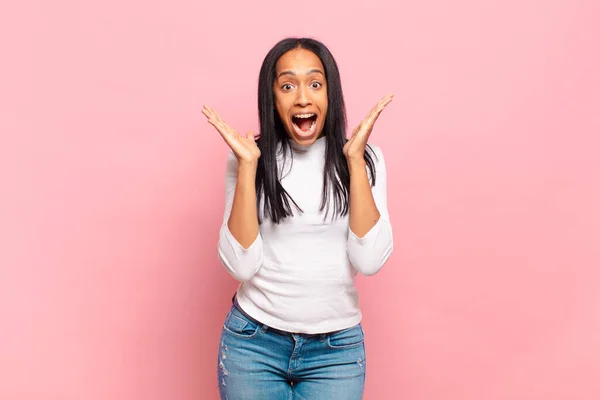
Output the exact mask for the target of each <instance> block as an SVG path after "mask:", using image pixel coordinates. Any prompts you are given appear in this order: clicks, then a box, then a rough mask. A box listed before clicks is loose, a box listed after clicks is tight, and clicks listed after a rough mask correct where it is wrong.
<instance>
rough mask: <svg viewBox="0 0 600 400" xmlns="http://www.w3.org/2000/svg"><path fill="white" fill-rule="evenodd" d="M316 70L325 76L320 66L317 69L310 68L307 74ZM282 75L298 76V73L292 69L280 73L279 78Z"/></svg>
mask: <svg viewBox="0 0 600 400" xmlns="http://www.w3.org/2000/svg"><path fill="white" fill-rule="evenodd" d="M315 72H316V73H319V74H321V75H323V76H325V74H324V73H323V71H321V70H320V69H318V68H317V69H310V70H308V72H307V73H306V75H310V74H314V73H315ZM282 75H293V76H296V73H295V72H294V71H291V70H286V71H281V72H280V73H279V75H277V78H280V77H281V76H282Z"/></svg>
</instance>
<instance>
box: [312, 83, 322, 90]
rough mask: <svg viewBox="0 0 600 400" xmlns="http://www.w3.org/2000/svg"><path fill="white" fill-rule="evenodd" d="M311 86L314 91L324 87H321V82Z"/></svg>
mask: <svg viewBox="0 0 600 400" xmlns="http://www.w3.org/2000/svg"><path fill="white" fill-rule="evenodd" d="M310 86H311V87H312V88H313V89H318V88H320V87H321V86H323V85H321V82H313V83H311V84H310Z"/></svg>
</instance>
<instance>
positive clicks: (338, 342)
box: [327, 324, 365, 349]
mask: <svg viewBox="0 0 600 400" xmlns="http://www.w3.org/2000/svg"><path fill="white" fill-rule="evenodd" d="M364 341H365V334H364V332H363V329H362V326H361V325H360V324H358V325H355V326H353V327H351V328H348V329H343V330H341V331H338V332H334V333H332V334H330V335H329V336H328V338H327V346H329V348H331V349H350V348H354V347H360V346H362V345H363V343H364Z"/></svg>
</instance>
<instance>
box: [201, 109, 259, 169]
mask: <svg viewBox="0 0 600 400" xmlns="http://www.w3.org/2000/svg"><path fill="white" fill-rule="evenodd" d="M202 113H203V114H204V115H205V116H206V117H207V118H208V123H210V124H211V125H212V126H214V127H215V129H216V130H217V131H218V132H219V133H220V134H221V137H222V138H223V140H225V142H226V143H227V145H228V146H229V148H231V150H232V151H233V153H234V154H235V156H236V157H237V159H238V161H240V162H255V161H256V160H258V158H259V157H260V149H259V148H258V146H257V145H256V141H255V140H254V134H253V133H252V132H248V133H247V134H246V136H243V135H240V134H239V133H238V132H237V131H236V130H235V129H233V128H232V127H230V126H229V125H227V124H226V123H225V122H224V121H223V120H222V119H221V116H220V115H219V114H218V113H217V112H216V111H215V110H213V109H212V108H210V107H208V106H204V109H203V110H202Z"/></svg>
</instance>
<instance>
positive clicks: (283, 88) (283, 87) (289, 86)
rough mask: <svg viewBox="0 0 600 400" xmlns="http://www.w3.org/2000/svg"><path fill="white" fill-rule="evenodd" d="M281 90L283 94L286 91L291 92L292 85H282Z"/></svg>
mask: <svg viewBox="0 0 600 400" xmlns="http://www.w3.org/2000/svg"><path fill="white" fill-rule="evenodd" d="M281 89H282V90H283V91H285V92H287V91H288V90H292V85H291V84H289V83H286V84H284V85H283V86H281Z"/></svg>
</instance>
